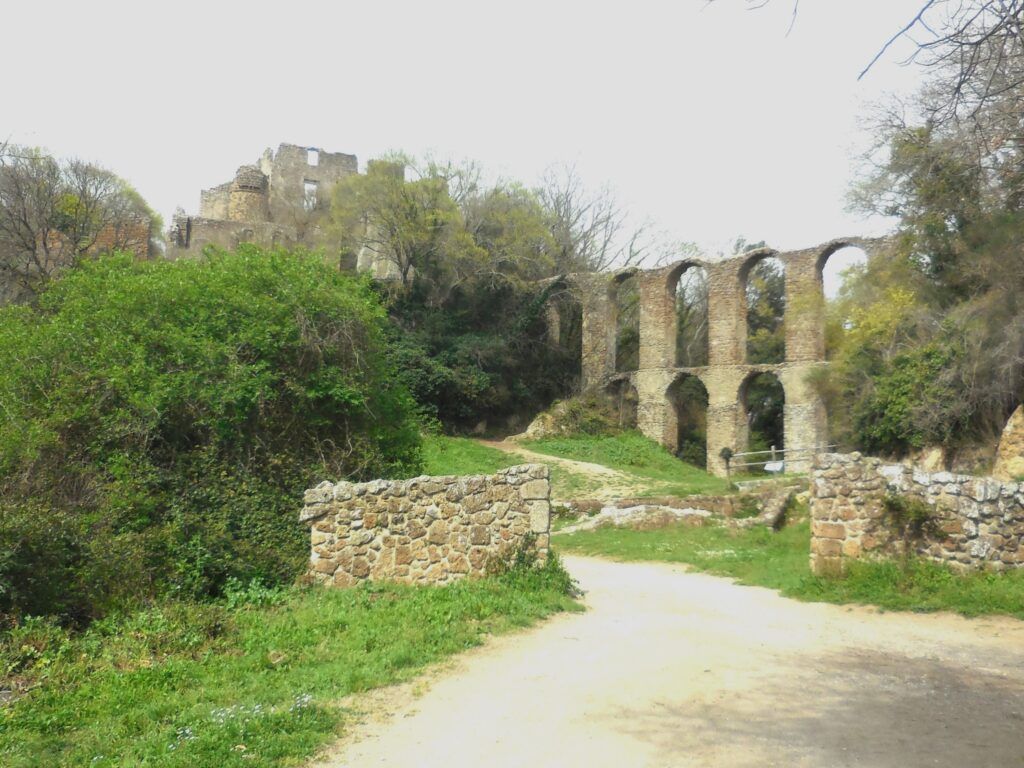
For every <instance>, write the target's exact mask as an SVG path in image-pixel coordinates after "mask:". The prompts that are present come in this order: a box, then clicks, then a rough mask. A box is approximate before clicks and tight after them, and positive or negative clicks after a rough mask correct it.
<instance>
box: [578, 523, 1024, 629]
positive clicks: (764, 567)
mask: <svg viewBox="0 0 1024 768" xmlns="http://www.w3.org/2000/svg"><path fill="white" fill-rule="evenodd" d="M558 542H559V547H560V549H562V550H563V551H566V552H574V553H577V554H583V555H596V556H602V557H609V558H613V559H616V560H658V561H664V562H672V563H686V564H688V565H692V566H694V567H696V568H699V569H700V570H703V571H707V572H709V573H714V574H720V575H723V576H731V577H733V578H734V579H736V580H737V581H739V582H740V583H742V584H752V585H757V586H762V587H770V588H772V589H777V590H778V591H779V592H781V593H782V594H783V595H785V596H786V597H792V598H796V599H798V600H806V601H816V602H828V603H840V604H841V603H861V604H868V605H876V606H879V607H882V608H886V609H890V610H904V611H943V610H946V611H955V612H957V613H960V614H963V615H965V616H979V615H988V614H1006V615H1009V616H1014V617H1016V618H1019V619H1024V570H1017V571H1014V572H1009V573H1003V574H995V573H973V574H967V575H960V574H956V573H954V572H953V571H951V570H950V569H948V568H946V567H943V566H941V565H939V564H937V563H931V562H927V561H924V560H916V559H915V560H911V561H909V562H907V563H901V562H869V561H859V562H854V563H851V564H850V568H849V573H848V574H847V575H846V576H845V577H843V578H821V577H816V576H814V575H812V574H811V572H810V568H809V564H808V552H809V545H810V529H809V524H808V523H807V522H806V521H804V522H800V523H795V524H792V525H789V526H786V527H785V528H783V529H782V530H781V531H780V532H778V533H774V532H772V531H770V530H768V529H766V528H762V527H755V528H751V529H746V530H734V529H730V528H725V527H718V526H714V527H703V528H693V527H688V526H685V525H680V526H673V527H670V528H665V529H661V530H656V531H631V530H626V529H618V528H604V529H599V530H596V531H587V532H580V533H572V534H565V535H563V536H559V537H558Z"/></svg>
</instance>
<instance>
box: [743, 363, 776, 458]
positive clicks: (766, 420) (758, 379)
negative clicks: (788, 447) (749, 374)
mask: <svg viewBox="0 0 1024 768" xmlns="http://www.w3.org/2000/svg"><path fill="white" fill-rule="evenodd" d="M744 403H745V404H746V407H747V426H748V429H749V435H748V440H747V450H748V451H767V450H770V449H771V447H772V446H775V447H776V448H782V447H783V446H784V435H785V405H786V393H785V390H784V389H783V387H782V383H781V382H780V381H779V380H778V378H776V377H775V376H774V375H772V374H766V373H762V374H758V375H756V376H754V377H753V378H752V379H750V380H749V381H748V382H747V383H746V386H745V388H744Z"/></svg>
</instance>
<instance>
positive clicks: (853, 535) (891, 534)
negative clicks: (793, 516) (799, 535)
mask: <svg viewBox="0 0 1024 768" xmlns="http://www.w3.org/2000/svg"><path fill="white" fill-rule="evenodd" d="M889 495H896V496H900V497H903V498H905V499H908V500H917V501H919V502H924V503H925V504H927V505H928V506H929V507H931V508H932V509H933V510H934V513H933V515H932V517H931V519H930V521H929V524H928V525H926V526H924V527H923V530H922V532H921V534H920V535H919V536H915V537H914V538H913V539H911V540H909V542H905V541H904V539H903V537H902V536H901V535H900V534H899V531H898V530H897V526H896V524H895V522H894V521H893V519H892V515H891V514H890V513H889V512H888V511H887V509H886V506H885V499H886V497H887V496H889ZM908 543H909V545H910V546H912V547H913V549H914V551H915V552H916V553H917V554H918V555H919V556H921V557H924V558H926V559H928V560H933V561H935V562H939V563H945V564H947V565H950V566H952V567H954V568H956V569H958V570H962V571H968V570H992V571H1001V570H1006V569H1009V568H1020V567H1024V483H1016V482H999V481H998V480H995V479H993V478H990V477H973V476H970V475H956V474H953V473H951V472H935V473H928V472H923V471H921V470H918V469H914V468H912V467H909V466H906V465H903V464H884V463H883V462H882V461H881V460H880V459H875V458H869V457H865V456H862V455H861V454H859V453H850V454H835V453H831V454H821V455H819V456H817V457H816V459H815V463H814V469H813V474H812V478H811V568H812V570H813V571H814V572H815V573H817V574H834V573H841V572H843V570H845V566H846V563H847V561H849V560H855V559H858V558H862V557H872V556H875V557H892V556H897V555H901V554H903V553H904V550H905V547H906V546H907V544H908Z"/></svg>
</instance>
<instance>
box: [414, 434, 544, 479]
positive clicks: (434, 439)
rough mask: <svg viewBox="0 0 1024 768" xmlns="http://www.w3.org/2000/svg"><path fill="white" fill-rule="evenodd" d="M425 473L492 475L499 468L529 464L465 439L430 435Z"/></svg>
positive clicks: (425, 454)
mask: <svg viewBox="0 0 1024 768" xmlns="http://www.w3.org/2000/svg"><path fill="white" fill-rule="evenodd" d="M423 459H424V464H425V469H424V472H425V474H428V475H489V474H492V473H494V472H497V471H498V470H499V469H505V468H506V467H514V466H515V465H517V464H526V463H528V462H527V461H526V459H524V458H522V457H521V456H516V455H515V454H510V453H506V452H505V451H499V450H498V449H497V448H491V447H489V446H486V445H481V444H480V443H478V442H477V441H475V440H470V439H469V438H466V437H447V436H445V435H429V436H427V437H426V438H425V439H424V441H423Z"/></svg>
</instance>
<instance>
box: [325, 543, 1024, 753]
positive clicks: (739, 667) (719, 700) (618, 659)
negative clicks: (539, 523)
mask: <svg viewBox="0 0 1024 768" xmlns="http://www.w3.org/2000/svg"><path fill="white" fill-rule="evenodd" d="M566 562H567V565H568V567H569V569H570V570H571V571H572V572H573V574H574V575H575V576H576V577H577V578H578V579H579V580H580V583H581V585H582V586H583V587H584V588H585V589H586V590H587V596H586V603H587V606H588V608H589V610H588V611H587V612H586V613H584V614H578V615H564V616H559V617H556V618H555V619H552V620H551V621H549V622H547V623H545V624H544V625H543V626H541V627H539V628H537V629H535V630H532V631H527V632H524V633H521V634H518V635H513V636H506V637H502V638H497V639H494V640H492V641H490V642H488V644H487V645H486V646H485V647H484V648H481V649H478V650H476V651H473V652H471V653H469V654H466V655H465V656H463V657H461V658H460V659H458V660H457V661H455V662H454V663H453V664H451V665H450V666H449V668H448V669H447V670H443V671H442V672H441V673H435V674H434V675H433V680H430V679H429V678H428V681H427V682H426V683H425V684H423V685H424V687H425V688H426V691H425V692H424V693H423V694H422V695H421V696H419V697H418V698H417V697H414V696H411V695H406V696H405V697H404V699H405V700H404V701H402V699H403V696H396V697H393V698H392V700H391V702H390V706H391V708H392V711H393V714H392V715H391V716H390V717H387V718H385V719H384V720H379V719H378V720H377V721H376V722H372V721H371V722H369V723H366V724H364V725H362V726H358V725H357V726H355V727H354V729H353V733H352V735H350V737H349V738H348V739H347V741H346V742H344V743H342V744H341V745H339V746H338V747H337V748H336V751H335V752H334V754H333V755H331V756H330V757H329V759H328V760H327V761H326V762H324V763H323V765H325V766H332V768H341V767H342V766H393V767H394V768H413V767H416V768H429V767H432V766H443V768H452V767H453V766H488V768H506V767H507V768H512V767H513V766H515V767H517V768H518V767H521V766H531V768H532V767H543V766H581V767H582V766H587V767H588V768H604V767H605V766H607V767H608V768H611V767H612V766H615V767H616V768H620V767H623V766H628V767H629V768H640V767H641V766H658V767H659V768H669V767H672V768H676V767H678V766H715V767H719V766H728V767H732V766H737V767H741V768H745V767H747V766H749V767H751V768H753V767H754V766H758V767H761V766H786V767H787V768H792V767H794V766H822V767H825V766H828V767H829V768H832V767H833V766H864V767H865V768H917V766H972V768H987V767H988V766H993V767H994V766H1000V767H1004V766H1022V765H1024V622H1018V621H1013V620H1010V619H976V620H966V619H961V618H959V617H956V616H950V615H939V616H918V615H912V614H882V613H878V612H876V611H873V610H871V609H865V608H847V607H837V606H829V605H822V604H814V603H799V602H795V601H791V600H786V599H784V598H781V597H779V596H778V595H776V594H775V593H774V592H771V591H770V590H766V589H761V588H754V587H741V586H737V585H735V584H733V583H731V582H729V581H727V580H725V579H721V578H717V577H713V576H707V575H704V574H699V573H687V572H685V571H684V570H683V569H682V568H681V567H677V566H670V565H661V564H633V563H630V564H623V563H611V562H607V561H601V560H594V559H588V558H577V557H567V558H566ZM408 692H409V689H406V693H407V694H408ZM379 701H380V702H384V704H382V706H387V704H388V698H387V696H386V695H385V696H384V697H383V698H380V699H379Z"/></svg>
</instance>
